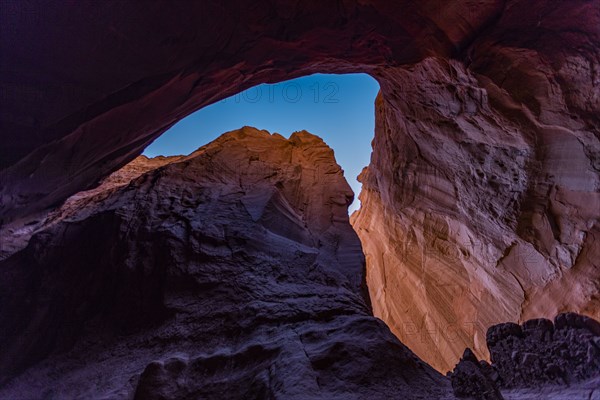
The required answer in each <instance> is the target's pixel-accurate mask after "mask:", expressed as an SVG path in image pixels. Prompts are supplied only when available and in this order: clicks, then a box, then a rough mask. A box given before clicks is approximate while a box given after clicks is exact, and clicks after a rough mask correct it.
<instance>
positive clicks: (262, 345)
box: [0, 127, 449, 400]
mask: <svg viewBox="0 0 600 400" xmlns="http://www.w3.org/2000/svg"><path fill="white" fill-rule="evenodd" d="M352 198H353V193H352V191H351V189H350V187H349V186H348V184H347V182H346V181H345V180H344V177H343V174H342V170H341V168H340V167H339V166H338V165H337V164H336V162H335V159H334V157H333V151H332V150H331V149H330V148H329V147H328V146H327V145H325V143H324V142H323V141H322V140H321V139H319V138H318V137H316V136H313V135H311V134H309V133H307V132H304V131H302V132H296V133H294V134H293V135H292V136H291V137H290V138H289V139H285V138H284V137H282V136H280V135H278V134H273V135H271V134H269V133H268V132H266V131H259V130H256V129H254V128H249V127H244V128H242V129H240V130H237V131H232V132H229V133H226V134H224V135H223V136H221V137H220V138H218V139H217V140H216V141H214V142H212V143H210V144H208V145H206V146H204V147H202V148H200V149H199V150H197V151H196V152H194V153H192V154H191V155H189V156H186V157H183V156H182V157H174V158H171V159H165V158H162V159H150V160H149V159H147V158H145V157H142V158H138V159H136V160H134V161H133V162H132V163H130V164H128V165H127V166H126V167H124V168H123V169H121V170H119V171H118V172H116V173H115V174H113V175H111V177H109V178H108V179H106V180H105V181H104V182H103V184H102V185H100V186H99V187H98V188H96V189H94V190H92V191H88V192H85V193H81V194H79V195H77V196H76V197H73V198H71V199H69V200H68V201H67V202H66V203H65V204H64V205H63V206H62V207H61V208H60V209H58V210H56V211H55V212H53V213H51V214H49V215H48V216H47V217H46V219H45V220H44V221H41V222H40V223H39V226H38V227H37V228H36V230H35V232H34V233H33V235H32V236H31V237H30V238H29V240H28V242H27V244H26V245H25V246H24V247H22V248H20V249H17V250H15V251H14V252H12V254H10V255H9V256H8V257H7V258H5V259H4V260H3V261H0V272H1V273H0V309H1V310H2V312H1V313H0V326H2V327H3V329H2V330H0V343H1V345H2V352H1V353H0V379H1V380H0V398H3V399H22V398H61V399H62V398H73V399H76V398H78V399H79V398H80V399H88V398H111V399H120V398H122V399H130V398H135V399H143V400H152V399H183V398H203V399H217V398H226V399H267V398H285V399H313V398H314V399H317V398H318V399H365V398H368V399H389V398H395V397H397V398H406V399H424V398H427V399H436V398H447V396H448V391H449V384H448V382H447V381H446V380H445V379H444V378H443V377H442V376H441V375H440V374H439V373H437V372H436V371H435V370H433V369H432V368H431V367H429V366H428V365H427V364H425V363H423V362H422V361H421V360H419V359H418V358H417V357H416V356H415V355H414V354H413V353H412V352H411V351H410V350H408V349H407V348H406V347H405V346H404V345H402V344H401V343H400V342H399V341H398V339H397V338H396V337H395V336H394V335H393V334H392V333H391V332H390V331H389V329H388V328H387V327H386V325H385V324H384V323H383V322H382V321H380V320H378V319H376V318H374V317H373V316H372V314H371V309H370V306H369V297H368V292H367V290H366V287H365V279H364V268H365V265H364V257H363V256H362V253H361V248H360V242H359V240H358V237H357V236H356V234H355V232H354V231H353V230H352V228H351V226H350V224H349V221H348V215H347V207H348V205H349V204H350V202H351V200H352Z"/></svg>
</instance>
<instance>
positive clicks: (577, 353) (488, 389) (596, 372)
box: [449, 313, 600, 400]
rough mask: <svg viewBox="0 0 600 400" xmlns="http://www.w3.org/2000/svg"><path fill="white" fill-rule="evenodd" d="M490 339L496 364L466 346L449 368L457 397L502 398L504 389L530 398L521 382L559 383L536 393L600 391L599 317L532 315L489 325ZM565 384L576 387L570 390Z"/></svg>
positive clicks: (591, 394) (588, 394)
mask: <svg viewBox="0 0 600 400" xmlns="http://www.w3.org/2000/svg"><path fill="white" fill-rule="evenodd" d="M487 345H488V347H489V351H490V354H491V358H492V364H491V365H490V364H488V363H487V362H486V361H483V360H482V361H478V360H477V357H475V355H474V354H473V353H472V352H471V350H470V349H467V350H465V353H464V355H463V357H462V358H461V360H460V362H459V363H458V364H457V365H456V367H455V368H454V371H452V373H450V374H449V376H450V380H451V382H452V388H453V389H454V393H455V394H456V395H457V396H458V397H468V398H474V399H478V400H488V399H489V400H496V399H503V397H502V396H501V395H500V393H499V389H503V391H504V392H506V394H507V396H508V398H519V397H518V396H523V398H531V397H529V395H531V392H529V391H528V390H523V389H522V388H532V387H533V388H538V389H541V388H546V389H554V392H555V393H552V390H544V391H543V392H539V393H538V394H537V396H538V397H537V398H563V399H579V398H581V399H595V398H597V397H598V396H600V386H598V384H597V383H598V379H600V323H599V322H598V321H596V320H594V319H591V318H588V317H585V316H582V315H578V314H574V313H564V314H559V315H557V316H556V318H555V319H554V323H553V322H552V321H550V320H547V319H532V320H529V321H526V322H525V323H524V324H522V325H518V324H513V323H505V324H499V325H495V326H492V327H491V328H490V329H489V330H488V332H487ZM582 382H583V383H582ZM561 386H562V387H561ZM566 387H571V388H573V391H572V392H571V394H568V393H569V392H568V391H567V390H566ZM515 388H517V389H515ZM506 389H513V390H506ZM594 389H597V390H594ZM561 392H563V393H562V394H561ZM528 393H529V395H528ZM542 393H545V394H542ZM533 398H535V397H533Z"/></svg>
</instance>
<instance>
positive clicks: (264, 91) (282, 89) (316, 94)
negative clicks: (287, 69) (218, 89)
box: [221, 82, 340, 104]
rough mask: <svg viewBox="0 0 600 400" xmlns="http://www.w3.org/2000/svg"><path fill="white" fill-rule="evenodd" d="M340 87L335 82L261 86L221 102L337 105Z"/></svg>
mask: <svg viewBox="0 0 600 400" xmlns="http://www.w3.org/2000/svg"><path fill="white" fill-rule="evenodd" d="M339 93H340V87H339V85H338V84H337V83H335V82H326V83H320V82H315V83H313V84H312V85H310V86H308V87H306V86H302V85H300V84H299V83H296V82H289V83H285V84H274V85H260V86H255V87H252V88H250V89H246V90H244V91H242V92H240V93H238V94H236V95H234V96H232V97H229V98H227V99H224V100H221V103H226V102H232V101H233V102H234V103H242V102H245V103H259V102H261V101H265V102H267V103H271V104H273V103H276V102H278V101H283V102H285V103H299V102H300V101H302V100H303V99H304V100H305V101H311V102H313V103H324V104H336V103H339V102H340V98H339Z"/></svg>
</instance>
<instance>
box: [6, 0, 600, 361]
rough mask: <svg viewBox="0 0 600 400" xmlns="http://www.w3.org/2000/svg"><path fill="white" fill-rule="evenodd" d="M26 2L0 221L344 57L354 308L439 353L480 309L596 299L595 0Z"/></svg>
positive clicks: (13, 31)
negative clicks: (355, 133)
mask: <svg viewBox="0 0 600 400" xmlns="http://www.w3.org/2000/svg"><path fill="white" fill-rule="evenodd" d="M32 4H33V3H31V4H30V3H25V2H15V3H14V4H12V5H10V4H5V5H3V7H2V11H1V12H2V18H1V24H0V26H1V28H0V29H1V35H0V40H1V45H2V60H1V61H0V76H1V77H2V78H1V81H2V91H3V96H2V99H0V101H1V107H0V109H1V114H0V119H1V122H2V132H1V136H2V146H0V168H1V172H0V178H1V179H0V199H1V202H0V215H1V216H2V219H3V220H4V222H9V221H14V220H17V219H19V218H23V217H26V216H28V215H32V214H35V213H36V212H39V211H41V210H43V209H46V208H48V207H51V206H53V205H55V204H57V203H59V202H61V201H62V200H64V199H65V198H66V197H67V196H69V195H71V194H73V193H75V192H77V191H80V190H83V189H85V188H87V187H89V186H91V185H93V184H94V183H95V182H97V181H98V180H99V179H100V178H102V177H104V176H106V175H107V174H109V173H110V172H111V171H114V170H115V169H117V168H119V167H120V166H122V165H124V164H125V163H127V162H128V161H130V160H132V159H133V158H134V157H136V156H137V155H139V154H140V153H141V152H142V150H143V149H144V148H145V147H146V146H147V145H148V144H149V143H150V142H152V140H154V139H155V138H156V137H158V136H159V135H160V134H161V133H162V132H164V131H165V130H166V129H168V128H169V127H170V126H171V125H172V124H174V123H175V122H176V121H178V120H179V119H181V118H183V117H184V116H186V115H188V114H190V113H191V112H193V111H195V110H197V109H198V108H200V107H203V106H206V105H208V104H211V103H213V102H215V101H218V100H220V99H222V98H225V97H227V96H230V95H232V94H234V93H237V92H239V91H241V90H244V89H246V88H248V87H251V86H253V85H256V84H259V83H263V82H277V81H280V80H285V79H290V78H293V77H298V76H301V75H305V74H310V73H315V72H323V73H346V72H365V73H369V74H371V75H372V76H374V77H375V78H376V79H377V80H378V81H379V83H380V85H381V94H380V96H379V98H378V100H377V104H376V107H377V111H376V113H377V118H376V132H375V140H374V144H373V146H374V148H373V156H372V160H371V165H370V166H369V167H368V169H367V170H365V172H363V174H362V176H361V179H362V180H363V184H364V189H363V192H362V194H361V200H362V209H361V211H360V212H359V213H358V214H355V215H354V216H353V218H352V223H353V225H354V228H355V229H356V231H357V232H358V234H359V236H360V237H361V241H362V244H363V248H364V251H365V254H366V257H367V264H368V269H367V279H368V283H369V287H370V291H371V298H372V301H373V306H374V310H375V314H376V315H377V316H380V317H381V318H382V319H383V320H385V321H386V322H387V323H388V325H389V326H390V327H391V328H392V330H393V331H394V333H396V335H397V336H398V337H399V338H400V339H401V340H402V341H403V342H404V343H406V344H408V346H409V347H410V348H411V349H413V350H414V351H415V352H416V353H417V354H418V355H419V356H421V357H422V358H423V359H425V360H426V361H428V362H430V363H431V364H432V365H434V366H435V367H437V368H438V369H441V370H445V369H447V368H449V367H451V365H453V364H454V362H455V361H456V360H457V359H458V356H459V355H460V354H461V353H462V351H463V349H464V347H465V346H472V347H474V348H475V350H476V352H478V353H479V354H480V355H481V354H483V352H484V347H483V344H484V334H485V329H486V328H487V327H488V326H489V325H490V324H493V323H496V322H500V321H506V320H513V321H520V320H524V319H527V318H530V317H538V316H553V315H554V314H555V313H556V312H558V311H565V310H573V311H579V312H582V313H586V314H589V315H592V316H595V317H596V318H598V317H600V312H599V307H598V301H599V297H598V291H599V290H598V288H599V285H600V284H599V282H598V279H599V278H598V276H599V275H600V274H599V273H598V271H599V270H600V265H599V264H598V262H599V261H598V260H600V239H599V237H600V225H599V224H598V220H599V214H600V213H599V212H598V210H600V195H599V188H600V134H599V132H600V46H599V45H598V43H600V1H598V0H591V1H590V0H570V1H563V2H557V1H551V0H536V1H531V0H505V1H502V0H481V1H472V0H460V1H452V2H440V1H432V0H424V1H418V2H415V1H408V0H403V1H393V2H392V1H380V0H370V1H335V2H334V1H263V0H258V1H253V2H248V1H231V2H225V3H224V2H216V1H215V2H213V1H202V2H197V3H195V4H192V3H190V2H174V3H173V2H170V1H153V2H144V4H143V6H142V5H141V4H140V3H136V2H133V1H131V2H129V1H121V2H104V1H90V2H62V3H60V4H55V3H52V2H44V3H42V4H36V5H35V7H34V6H33V5H32ZM29 7H34V8H31V9H29Z"/></svg>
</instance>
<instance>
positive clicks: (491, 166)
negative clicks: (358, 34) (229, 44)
mask: <svg viewBox="0 0 600 400" xmlns="http://www.w3.org/2000/svg"><path fill="white" fill-rule="evenodd" d="M527 4H528V7H529V8H528V9H527V10H525V9H524V8H522V7H523V6H524V5H525V2H513V1H509V2H506V8H505V10H504V12H503V13H502V15H501V17H500V18H499V19H498V20H497V21H495V22H494V24H493V26H491V27H490V28H489V30H486V31H485V32H483V33H482V34H481V35H479V36H478V37H477V38H476V40H474V41H473V42H472V43H471V44H470V47H469V49H468V50H467V51H466V52H465V53H464V54H463V56H464V57H463V58H460V59H452V60H448V59H444V58H440V57H437V58H428V59H425V60H423V61H420V62H417V63H414V64H412V65H410V66H406V67H398V68H389V69H387V70H385V71H382V73H381V78H380V79H379V81H380V83H381V95H380V97H379V98H378V100H377V111H376V113H377V114H376V131H375V140H374V142H373V155H372V158H371V164H370V165H369V167H368V168H367V169H366V170H365V171H364V172H363V173H362V174H361V180H362V182H363V191H362V193H361V194H360V199H361V204H362V205H361V209H360V210H359V212H358V213H356V214H354V215H353V217H352V224H353V226H354V228H355V229H356V230H357V232H358V234H359V236H360V238H361V241H362V244H363V249H364V251H365V254H366V258H367V281H368V285H369V289H370V291H371V297H372V302H373V309H374V311H375V315H376V316H378V317H380V318H382V319H383V320H384V321H386V322H387V323H388V325H389V326H390V327H391V329H392V331H393V332H394V333H395V334H396V335H397V336H398V337H399V338H400V340H401V341H402V342H403V343H406V344H407V345H408V346H409V347H410V348H411V349H413V350H414V351H415V352H416V353H417V354H418V355H419V356H420V357H422V358H423V359H424V360H426V361H427V362H429V363H430V364H432V365H433V366H435V367H436V368H437V369H439V370H441V371H448V370H449V369H451V368H452V366H453V365H454V363H455V362H456V361H457V360H458V359H459V357H460V356H461V354H462V352H463V350H464V348H465V347H470V348H472V349H473V351H474V352H475V354H476V355H477V356H478V357H480V358H487V357H488V356H487V350H486V346H485V333H486V331H487V329H488V327H490V326H492V325H494V324H497V323H501V322H505V321H513V322H518V323H521V322H524V321H526V320H528V319H531V318H539V317H546V318H553V317H554V316H555V315H556V314H558V313H559V312H564V311H576V312H580V313H583V314H586V315H589V316H592V317H594V318H596V319H598V318H600V297H599V293H600V264H599V260H600V241H599V239H598V238H600V223H599V222H600V212H599V210H600V190H599V189H600V168H599V165H600V164H599V163H600V135H599V132H600V75H599V73H598V71H600V68H599V66H600V64H599V60H600V48H599V46H598V45H597V43H600V7H599V4H598V2H587V3H583V2H562V3H560V5H559V3H558V2H544V1H540V2H528V3H527ZM569 21H571V22H569ZM569 27H572V29H571V28H569ZM592 43H595V44H592Z"/></svg>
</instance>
